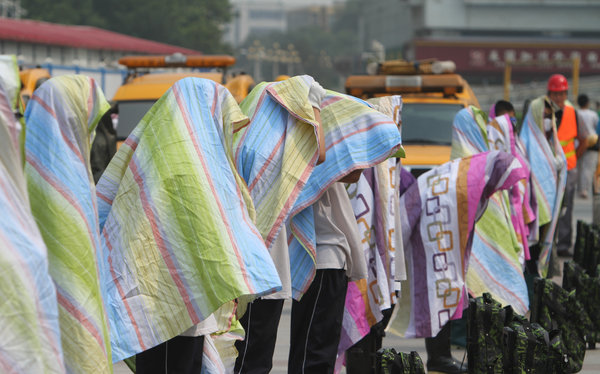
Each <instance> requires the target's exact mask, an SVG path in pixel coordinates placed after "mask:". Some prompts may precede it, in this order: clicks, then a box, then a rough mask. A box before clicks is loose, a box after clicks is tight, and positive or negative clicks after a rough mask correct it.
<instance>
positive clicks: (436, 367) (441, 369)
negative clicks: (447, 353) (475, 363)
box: [427, 357, 468, 374]
mask: <svg viewBox="0 0 600 374" xmlns="http://www.w3.org/2000/svg"><path fill="white" fill-rule="evenodd" d="M467 371H468V370H467V363H466V362H463V363H461V362H460V361H457V360H455V359H454V357H435V358H432V359H431V360H427V373H429V374H434V373H440V374H442V373H443V374H459V373H466V372H467Z"/></svg>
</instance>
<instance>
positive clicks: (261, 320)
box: [234, 299, 283, 374]
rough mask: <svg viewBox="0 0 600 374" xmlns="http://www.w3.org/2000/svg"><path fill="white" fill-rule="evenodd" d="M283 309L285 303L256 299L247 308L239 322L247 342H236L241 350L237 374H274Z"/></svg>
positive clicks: (236, 365)
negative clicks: (272, 371) (276, 343)
mask: <svg viewBox="0 0 600 374" xmlns="http://www.w3.org/2000/svg"><path fill="white" fill-rule="evenodd" d="M282 309H283V299H281V300H270V299H257V300H254V301H253V302H252V303H250V304H248V310H246V313H245V314H244V316H243V317H242V318H241V319H240V323H241V324H242V326H243V327H244V330H245V331H246V339H245V340H242V341H240V340H238V341H236V342H235V348H236V349H237V350H238V357H237V359H236V360H235V367H234V372H235V373H239V374H266V373H269V372H270V371H271V368H272V367H273V353H274V352H275V341H276V340H277V328H278V327H279V319H280V318H281V311H282Z"/></svg>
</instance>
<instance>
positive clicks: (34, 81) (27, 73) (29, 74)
mask: <svg viewBox="0 0 600 374" xmlns="http://www.w3.org/2000/svg"><path fill="white" fill-rule="evenodd" d="M19 76H20V78H21V92H20V96H21V103H22V105H23V109H24V108H25V107H26V106H27V102H28V101H29V99H31V95H33V91H35V90H36V88H38V87H39V86H41V85H42V83H44V82H45V81H47V80H48V79H50V72H49V71H48V70H47V69H42V68H32V69H23V70H21V71H20V72H19Z"/></svg>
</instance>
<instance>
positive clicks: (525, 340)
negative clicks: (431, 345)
mask: <svg viewBox="0 0 600 374" xmlns="http://www.w3.org/2000/svg"><path fill="white" fill-rule="evenodd" d="M599 263H600V227H598V226H595V225H590V224H587V223H585V222H583V221H578V222H577V237H576V241H575V251H574V255H573V261H567V262H565V265H564V270H563V285H562V287H561V286H559V285H557V284H556V283H554V282H552V281H551V280H549V279H541V278H537V279H535V280H534V292H533V293H534V296H533V302H532V305H531V321H528V320H527V319H526V318H525V317H524V316H521V315H518V314H516V313H515V312H514V311H513V309H512V307H510V306H507V307H502V305H501V304H500V303H498V302H497V301H495V300H494V299H493V298H492V297H491V295H490V294H487V293H486V294H484V295H483V296H482V297H478V298H475V299H471V300H470V302H469V310H468V313H467V318H468V321H467V336H468V337H467V355H468V362H469V373H477V374H488V373H489V374H496V373H519V374H521V373H531V374H534V373H540V374H541V373H544V374H546V373H557V374H558V373H576V372H579V371H580V370H581V368H582V365H583V359H584V357H585V348H586V342H587V343H588V344H589V346H590V347H595V343H597V342H600V267H599ZM590 317H591V318H590ZM376 367H377V369H376V373H377V374H421V373H425V370H424V367H423V362H422V361H421V358H420V357H419V355H418V353H417V352H411V353H397V352H396V351H395V350H394V349H393V348H391V349H390V348H386V349H381V350H379V351H378V352H377V363H376Z"/></svg>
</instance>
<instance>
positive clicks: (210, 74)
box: [112, 54, 254, 145]
mask: <svg viewBox="0 0 600 374" xmlns="http://www.w3.org/2000/svg"><path fill="white" fill-rule="evenodd" d="M119 64H121V65H124V66H126V67H127V69H128V74H127V76H126V77H125V79H124V82H123V84H122V85H121V86H120V87H119V88H118V89H117V92H116V93H115V95H114V97H113V99H112V101H113V106H114V110H115V112H116V113H118V124H117V129H116V132H117V140H118V141H119V142H121V141H123V140H125V139H126V138H127V136H128V135H129V133H131V131H132V130H133V129H134V127H135V126H136V125H137V124H138V123H139V122H140V120H141V119H142V117H144V115H145V114H146V113H147V112H148V110H150V108H151V107H152V105H154V103H155V102H156V101H157V100H158V99H159V98H160V97H161V96H162V95H163V94H164V93H165V92H167V90H168V89H169V88H171V86H173V84H174V83H175V82H177V81H178V80H180V79H183V78H186V77H198V78H204V79H210V80H212V81H215V82H217V83H220V84H223V85H225V87H227V88H228V89H229V90H230V91H231V92H232V94H233V96H234V97H235V99H236V100H238V102H239V101H241V100H243V98H244V97H246V95H247V94H248V92H249V91H250V90H251V88H252V86H254V81H253V80H252V78H251V77H250V76H248V75H245V74H237V75H235V76H233V77H230V78H229V79H227V68H228V67H230V66H232V65H233V64H235V58H234V57H232V56H227V55H188V56H185V55H182V54H174V55H169V56H128V57H123V58H121V59H119ZM226 81H227V82H226ZM119 145H120V143H119Z"/></svg>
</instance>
